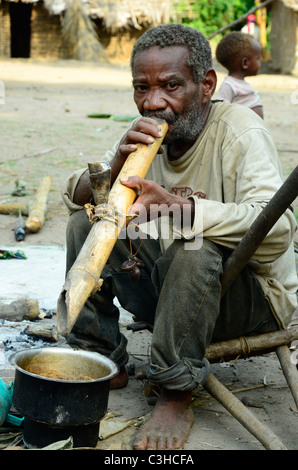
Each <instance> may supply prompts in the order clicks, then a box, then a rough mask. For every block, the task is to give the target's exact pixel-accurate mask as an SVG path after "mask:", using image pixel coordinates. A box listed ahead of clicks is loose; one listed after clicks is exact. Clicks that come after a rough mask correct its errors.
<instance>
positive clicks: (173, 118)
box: [143, 111, 176, 124]
mask: <svg viewBox="0 0 298 470" xmlns="http://www.w3.org/2000/svg"><path fill="white" fill-rule="evenodd" d="M143 116H144V117H148V118H151V119H154V118H155V119H164V120H165V121H166V122H167V123H168V124H173V123H174V122H175V121H176V116H175V114H170V113H164V112H160V111H157V112H152V111H150V112H149V111H145V112H144V113H143Z"/></svg>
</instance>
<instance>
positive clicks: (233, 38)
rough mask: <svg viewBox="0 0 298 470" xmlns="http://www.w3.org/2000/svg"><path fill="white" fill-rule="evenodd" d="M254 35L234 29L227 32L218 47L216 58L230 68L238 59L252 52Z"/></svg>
mask: <svg viewBox="0 0 298 470" xmlns="http://www.w3.org/2000/svg"><path fill="white" fill-rule="evenodd" d="M252 41H253V36H251V35H250V34H245V33H241V32H240V31H233V32H232V33H228V34H226V35H225V36H224V37H223V38H222V40H221V41H220V42H219V43H218V46H217V48H216V53H215V55H216V59H217V60H218V62H219V63H220V64H221V65H223V66H224V67H225V68H227V69H229V68H230V67H231V66H232V65H233V64H234V62H235V60H237V59H241V58H242V57H245V56H247V55H248V54H249V53H250V52H251V48H252Z"/></svg>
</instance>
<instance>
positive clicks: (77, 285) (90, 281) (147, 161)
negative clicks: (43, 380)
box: [57, 121, 168, 336]
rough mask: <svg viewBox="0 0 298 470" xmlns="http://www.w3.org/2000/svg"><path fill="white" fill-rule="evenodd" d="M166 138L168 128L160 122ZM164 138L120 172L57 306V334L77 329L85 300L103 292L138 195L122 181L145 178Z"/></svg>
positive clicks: (129, 160)
mask: <svg viewBox="0 0 298 470" xmlns="http://www.w3.org/2000/svg"><path fill="white" fill-rule="evenodd" d="M159 124H160V125H161V131H162V133H163V136H165V135H166V133H167V130H168V125H167V123H166V122H165V121H159ZM163 138H164V137H161V138H159V139H156V140H155V141H154V142H153V143H152V144H150V145H145V144H138V145H137V147H138V148H137V150H136V151H135V152H132V153H131V154H130V155H129V156H128V158H127V160H126V162H125V164H124V165H123V168H122V170H121V171H120V173H119V175H118V177H117V179H116V181H115V183H114V184H113V186H112V189H111V191H110V194H109V198H108V205H107V206H108V207H110V208H112V210H110V211H108V212H109V213H106V214H104V215H103V217H102V218H101V219H99V220H97V221H96V222H95V223H94V224H93V225H92V227H91V230H90V232H89V235H88V237H87V238H86V240H85V243H84V245H83V246H82V248H81V251H80V253H79V255H78V257H77V259H76V261H75V263H74V264H73V266H72V267H71V269H70V270H69V272H68V274H67V276H66V280H65V284H64V286H63V289H62V292H61V294H60V296H59V299H58V304H57V318H58V332H59V334H62V335H64V336H66V335H67V334H69V333H70V331H71V329H72V327H73V326H74V324H75V322H76V320H77V318H78V316H79V313H80V311H81V310H82V308H83V306H84V304H85V302H86V300H87V299H88V297H89V296H90V295H92V294H94V293H95V292H96V291H97V290H99V289H100V287H101V284H102V280H101V279H100V275H101V272H102V270H103V268H104V266H105V264H106V262H107V260H108V258H109V256H110V253H111V251H112V249H113V247H114V245H115V243H116V241H117V238H118V236H119V234H120V232H121V230H122V229H123V228H124V227H125V225H126V214H127V212H128V209H129V207H130V206H131V205H132V203H133V202H134V200H135V197H136V193H135V191H134V190H132V189H131V188H127V187H126V186H124V185H122V184H121V182H120V179H121V178H124V177H129V176H134V175H138V176H141V177H142V178H145V176H146V174H147V172H148V170H149V168H150V166H151V164H152V161H153V159H154V157H155V155H156V153H157V151H158V149H159V147H160V145H161V143H162V141H163Z"/></svg>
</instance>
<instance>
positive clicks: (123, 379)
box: [110, 366, 128, 390]
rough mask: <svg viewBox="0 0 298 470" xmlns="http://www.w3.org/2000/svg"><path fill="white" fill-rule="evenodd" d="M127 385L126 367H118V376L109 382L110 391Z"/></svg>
mask: <svg viewBox="0 0 298 470" xmlns="http://www.w3.org/2000/svg"><path fill="white" fill-rule="evenodd" d="M127 384H128V372H127V370H126V367H125V366H123V367H120V369H119V374H118V375H116V376H115V377H113V378H112V379H111V380H110V390H116V389H119V388H124V387H126V385H127Z"/></svg>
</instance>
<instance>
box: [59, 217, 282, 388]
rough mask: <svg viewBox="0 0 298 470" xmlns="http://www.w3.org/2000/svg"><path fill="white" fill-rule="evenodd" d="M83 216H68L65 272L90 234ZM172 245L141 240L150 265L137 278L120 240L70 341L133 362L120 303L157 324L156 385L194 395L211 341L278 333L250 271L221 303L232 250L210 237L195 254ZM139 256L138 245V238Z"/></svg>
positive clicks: (151, 372) (151, 373) (152, 376)
mask: <svg viewBox="0 0 298 470" xmlns="http://www.w3.org/2000/svg"><path fill="white" fill-rule="evenodd" d="M90 227H91V225H90V222H89V221H88V218H87V216H86V213H85V211H79V212H76V213H74V214H72V215H71V216H70V219H69V223H68V227H67V271H68V270H69V269H70V268H71V266H72V264H73V263H74V261H75V259H76V257H77V255H78V253H79V251H80V249H81V246H82V245H83V243H84V241H85V239H86V236H87V235H88V233H89V230H90ZM185 243H188V242H186V241H185V240H174V242H173V243H172V244H171V246H170V247H169V248H168V249H167V250H166V251H165V253H163V254H161V252H160V248H159V243H158V241H157V240H152V239H149V238H145V239H143V242H142V245H141V248H140V250H139V252H138V258H140V259H142V261H143V262H144V263H145V268H144V269H142V270H141V277H140V279H139V281H137V282H133V281H132V280H131V279H130V277H129V274H128V273H126V272H124V271H122V270H121V268H120V267H121V264H122V262H123V261H125V260H126V259H127V257H128V255H129V254H130V251H129V246H130V245H129V239H128V238H125V239H118V240H117V242H116V244H115V246H114V249H113V251H112V253H111V255H110V257H109V260H108V262H107V264H106V266H105V268H104V270H103V272H102V275H101V277H102V278H103V279H104V283H103V285H102V288H101V290H100V291H99V292H97V293H96V294H95V295H94V296H92V297H90V298H89V299H88V301H87V302H86V304H85V306H84V307H83V309H82V311H81V313H80V315H79V317H78V319H77V322H76V324H75V325H74V327H73V329H72V331H71V333H70V334H69V336H68V337H67V340H68V342H69V344H70V345H72V346H74V347H79V348H82V349H87V350H92V351H98V352H100V353H101V354H104V355H106V356H109V357H110V358H111V359H112V360H113V361H115V362H116V363H117V364H118V366H123V365H125V364H126V363H127V361H128V354H127V352H126V344H127V340H126V338H125V336H124V335H123V334H122V333H120V330H119V325H118V320H119V310H118V308H117V307H116V306H115V305H114V303H113V301H114V298H115V297H117V298H118V300H119V302H120V304H121V306H122V307H123V308H124V309H126V310H128V311H129V312H131V313H132V314H134V315H136V316H137V317H138V318H139V319H143V320H145V321H146V322H148V323H151V324H154V329H153V334H152V343H151V359H150V366H149V369H148V372H147V376H148V379H149V380H150V381H152V382H154V383H157V384H160V385H163V386H165V387H166V388H168V389H174V390H192V389H194V388H195V387H197V386H198V385H199V384H202V383H204V381H205V380H206V378H207V376H208V374H209V363H208V361H207V360H206V359H205V350H206V348H207V346H208V345H209V344H210V342H214V341H222V340H228V339H232V338H237V337H239V336H242V335H250V334H259V333H265V332H269V331H275V330H277V329H278V325H277V322H276V320H275V319H274V316H273V314H272V312H271V310H270V307H269V305H268V302H267V301H266V299H265V298H264V294H263V291H262V288H261V286H260V284H259V282H258V280H257V279H256V277H255V276H254V275H253V273H252V271H251V269H250V268H249V267H246V268H245V269H244V270H243V271H242V272H241V273H240V275H239V276H238V277H237V279H236V280H235V281H234V282H233V284H232V285H231V287H230V289H229V291H228V292H227V294H226V295H225V296H224V298H223V299H222V300H221V285H220V278H221V275H222V271H223V263H224V262H225V260H226V259H227V257H228V256H229V251H228V250H226V249H225V248H223V247H222V246H220V245H218V244H215V243H213V242H211V241H209V240H207V239H204V240H203V243H202V246H201V247H200V248H199V249H196V250H186V249H185ZM132 245H133V252H135V251H136V250H137V249H138V248H139V245H140V240H139V239H136V240H132Z"/></svg>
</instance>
